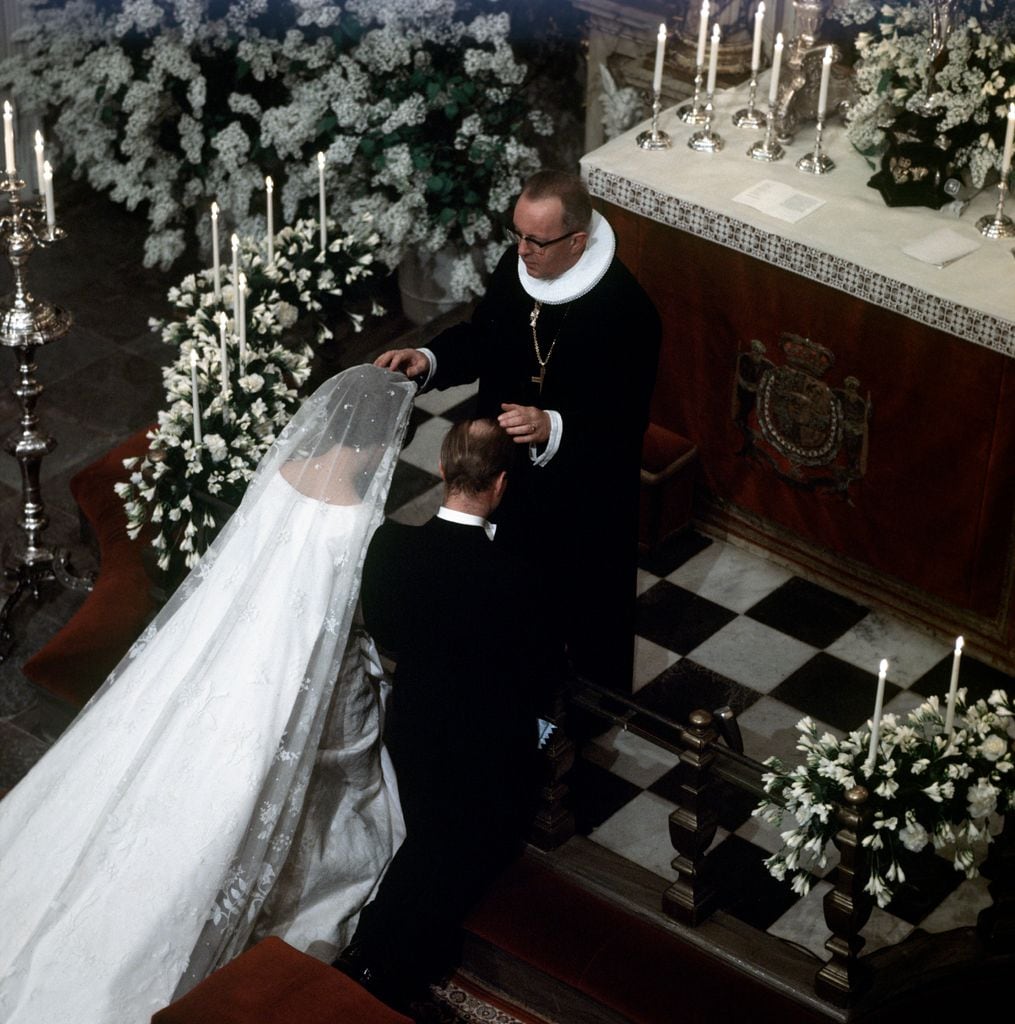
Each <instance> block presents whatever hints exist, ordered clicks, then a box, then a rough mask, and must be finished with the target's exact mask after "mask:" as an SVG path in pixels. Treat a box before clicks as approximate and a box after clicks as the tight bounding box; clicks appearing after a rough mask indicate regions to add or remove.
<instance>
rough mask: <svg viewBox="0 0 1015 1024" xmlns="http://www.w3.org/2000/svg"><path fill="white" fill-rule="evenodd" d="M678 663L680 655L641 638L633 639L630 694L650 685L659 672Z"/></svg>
mask: <svg viewBox="0 0 1015 1024" xmlns="http://www.w3.org/2000/svg"><path fill="white" fill-rule="evenodd" d="M678 661H680V655H679V654H677V653H676V652H674V651H670V650H667V649H666V648H665V647H660V646H659V645H658V644H654V643H652V641H651V640H646V639H645V638H644V637H643V636H636V637H635V638H634V677H633V681H632V693H637V692H638V691H639V690H640V689H641V688H642V687H643V686H645V685H647V684H648V683H651V682H652V680H653V679H655V677H656V676H657V675H659V673H660V672H665V671H666V669H668V668H669V667H670V666H671V665H675V664H676V663H677V662H678Z"/></svg>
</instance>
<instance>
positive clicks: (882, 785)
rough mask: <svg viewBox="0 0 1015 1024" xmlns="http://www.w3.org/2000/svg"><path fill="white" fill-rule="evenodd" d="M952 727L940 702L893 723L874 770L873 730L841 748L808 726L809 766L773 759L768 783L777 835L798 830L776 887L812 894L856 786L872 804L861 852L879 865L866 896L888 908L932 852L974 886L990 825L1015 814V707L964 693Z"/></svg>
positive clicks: (787, 838) (780, 864) (804, 735)
mask: <svg viewBox="0 0 1015 1024" xmlns="http://www.w3.org/2000/svg"><path fill="white" fill-rule="evenodd" d="M944 720H945V714H944V709H943V707H942V701H941V700H939V698H937V697H931V698H928V699H927V700H926V701H924V703H923V704H921V705H920V706H919V707H917V708H914V709H913V710H912V711H911V712H910V713H909V715H908V716H907V717H906V719H905V720H904V721H903V720H900V718H899V716H897V715H892V714H887V715H885V716H884V717H883V718H882V721H881V734H880V735H881V742H880V744H879V751H878V757H877V758H876V759H875V762H874V765H873V767H872V768H868V767H867V758H868V747H869V741H870V731H869V727H868V726H864V727H863V728H861V729H857V730H854V731H853V732H851V733H849V734H848V735H846V736H844V737H842V738H839V737H836V736H834V735H832V734H831V733H830V732H822V733H820V734H819V731H818V727H817V725H816V724H815V723H814V721H813V720H812V719H810V718H804V719H802V720H801V721H800V722H799V723H798V724H797V729H798V730H799V732H800V738H799V741H798V743H797V749H798V750H800V751H801V753H802V754H803V755H804V760H803V762H802V763H801V764H798V765H796V766H794V767H792V768H787V767H786V766H785V765H784V764H783V763H782V762H781V761H780V760H779V759H778V758H769V759H768V761H766V762H765V764H766V766H767V768H768V770H767V771H766V772H765V773H764V774H763V775H762V783H763V785H764V787H765V792H766V794H767V797H766V798H765V799H764V800H762V801H761V802H760V803H759V805H758V807H757V808H756V810H755V811H754V813H755V814H756V815H757V816H758V817H760V818H761V819H762V820H764V821H767V822H769V823H770V824H772V825H775V826H777V827H780V828H784V827H785V824H791V825H792V827H791V828H789V829H787V830H785V831H782V833H781V836H782V843H783V845H782V849H780V850H779V851H778V852H777V853H775V854H773V855H772V856H771V857H769V858H768V859H767V860H766V861H765V864H766V866H767V867H768V870H769V871H770V873H771V874H772V875H773V877H775V878H777V879H780V880H787V879H788V880H789V882H790V883H791V885H792V886H793V889H794V891H796V892H800V893H805V892H807V891H809V889H810V887H811V885H812V884H813V881H814V879H815V875H816V873H817V872H820V871H823V870H824V869H825V867H826V866H827V864H828V851H829V850H830V849H831V847H830V845H829V844H830V843H831V841H832V839H833V837H834V836H835V833H836V832H837V831H838V829H839V828H840V827H841V824H840V822H839V819H838V816H837V814H836V813H835V808H836V807H837V806H842V805H843V804H844V801H845V795H846V793H847V791H849V790H850V789H852V788H853V787H854V786H857V785H859V786H863V787H864V788H865V789H866V791H867V794H868V796H867V799H866V801H865V803H864V805H863V806H864V807H865V813H866V815H867V820H868V825H867V828H866V829H865V831H864V835H863V838H862V839H861V843H862V847H863V849H864V852H865V855H866V856H867V857H868V858H869V861H870V880H869V882H868V884H867V891H868V892H869V893H871V895H873V896H874V898H875V899H876V900H877V902H878V905H879V906H882V907H883V906H886V905H887V904H888V903H889V902H890V900H891V898H892V895H893V893H894V891H895V888H896V886H897V885H898V884H899V883H900V882H902V881H904V879H905V860H906V857H907V856H909V855H911V854H913V853H917V852H919V851H921V850H924V849H926V848H928V844H930V843H933V845H934V847H935V848H936V849H942V848H944V847H949V848H951V850H952V858H953V863H954V866H955V869H956V870H958V871H962V872H964V873H965V874H966V875H967V876H968V877H974V876H975V874H976V873H977V867H976V857H975V855H974V847H976V846H977V845H983V844H985V843H987V842H989V841H990V830H989V828H988V823H989V820H990V819H991V817H992V816H993V815H995V814H998V813H1001V814H1003V813H1005V811H1006V810H1010V809H1011V808H1012V807H1015V772H1012V767H1013V748H1012V739H1011V737H1010V736H1009V734H1008V726H1009V723H1010V722H1011V720H1012V705H1011V702H1010V701H1009V699H1008V696H1007V694H1006V693H1005V692H1004V691H1003V690H996V691H994V693H992V694H991V696H990V698H989V700H978V701H974V702H972V703H969V702H967V696H966V692H965V690H964V689H959V691H958V697H957V702H956V715H955V728H954V732H953V733H952V735H951V736H947V735H946V734H945V729H944Z"/></svg>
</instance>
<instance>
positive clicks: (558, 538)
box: [429, 249, 661, 690]
mask: <svg viewBox="0 0 1015 1024" xmlns="http://www.w3.org/2000/svg"><path fill="white" fill-rule="evenodd" d="M533 306H534V300H533V299H532V297H531V296H530V295H529V294H528V293H527V292H526V291H525V290H524V289H523V287H522V284H521V282H520V280H519V277H518V269H517V254H516V252H515V250H514V249H510V250H508V251H507V252H506V253H505V254H504V256H503V258H502V259H501V260H500V263H499V264H498V265H497V268H496V270H495V271H494V273H493V275H492V276H491V278H490V283H489V286H488V288H487V291H486V294H485V296H484V297H483V298H482V300H481V301H480V302H479V304H478V306H477V307H476V310H475V313H474V314H473V317H472V319H471V321H469V322H468V323H463V324H457V325H455V326H454V327H451V328H449V329H448V330H447V331H444V332H443V333H442V334H441V335H439V336H438V337H437V338H436V339H435V340H434V341H433V342H432V343H431V344H430V346H429V347H430V349H431V350H432V351H433V353H434V356H435V357H436V360H437V367H436V373H435V375H434V378H433V381H432V384H433V386H434V387H437V388H446V387H450V386H452V385H456V384H463V383H466V382H469V381H473V380H476V379H477V378H478V380H479V397H478V415H480V416H491V417H496V416H497V415H498V414H499V413H500V412H501V404H502V403H504V402H511V403H517V404H519V405H529V406H538V407H539V408H542V409H553V410H556V411H557V412H559V413H560V415H561V418H562V421H563V436H562V440H561V444H560V448H559V450H558V451H557V453H556V455H555V456H554V457H553V458H552V459H551V460H550V462H549V463H548V464H546V465H545V466H535V465H533V464H532V463H531V462H530V460H529V459H528V458H527V449H525V450H523V452H522V454H523V456H525V457H523V458H521V459H519V466H518V468H517V469H516V471H515V472H513V473H512V474H511V476H510V478H509V482H508V488H507V494H506V496H505V498H504V501H503V504H502V505H501V508H500V509H499V510H498V512H497V513H496V516H495V518H496V521H497V523H498V533H497V543H498V544H502V545H505V546H506V547H507V548H508V549H509V550H513V551H516V552H518V553H520V554H521V555H522V556H523V557H524V558H525V559H526V560H527V561H529V562H532V563H534V564H536V565H538V566H540V567H541V569H542V571H543V577H542V578H541V579H534V580H533V583H534V585H533V587H532V589H531V591H530V594H531V599H532V608H531V614H532V615H533V616H540V617H545V618H548V619H549V620H550V621H551V622H556V623H558V624H559V626H560V628H561V632H562V637H563V640H564V642H565V643H566V645H567V651H568V655H569V657H570V659H571V662H572V664H573V665H574V667H575V668H576V669H577V670H578V671H579V672H581V673H582V674H584V675H586V676H588V677H589V678H592V679H594V680H596V681H598V682H601V683H602V684H604V685H608V686H613V687H616V688H619V689H623V690H627V689H629V688H630V685H631V676H632V668H633V651H634V598H635V571H636V560H637V523H638V487H639V468H640V455H641V443H642V435H643V434H644V431H645V428H646V426H647V424H648V416H649V401H650V398H651V395H652V389H653V385H654V383H655V373H656V363H657V360H658V356H659V338H660V330H661V329H660V322H659V316H658V313H657V312H656V310H655V307H654V306H653V305H652V302H651V300H650V299H649V298H648V296H647V295H646V294H645V292H644V291H643V290H642V288H641V286H640V285H639V284H638V282H637V281H636V280H635V279H634V277H633V275H632V274H631V273H630V271H628V269H627V268H626V267H625V266H624V265H623V264H622V263H621V262H620V260H618V259H617V258H616V257H614V258H613V260H612V262H611V263H610V265H609V267H608V268H607V270H606V273H605V274H604V276H603V277H602V278H601V279H600V280H599V282H598V283H597V284H596V285H595V286H594V287H593V288H592V289H591V290H590V291H589V292H588V293H587V294H585V295H582V296H581V297H579V298H576V299H574V300H572V301H570V302H565V303H562V304H559V305H558V304H554V305H549V304H547V303H544V304H543V306H542V308H541V311H540V315H539V320H538V324H537V328H536V330H537V333H538V339H539V348H540V352H541V355H542V357H543V358H544V359H546V357H547V353H548V352H549V353H550V355H549V360H548V362H547V365H546V372H545V379H544V383H543V386H542V390H541V391H540V388H539V386H538V384H537V383H535V382H534V381H533V377H536V376H538V374H539V363H538V361H537V359H536V353H535V346H534V342H533V337H532V328H531V326H530V323H529V318H530V316H531V314H532V310H533ZM551 347H552V350H551Z"/></svg>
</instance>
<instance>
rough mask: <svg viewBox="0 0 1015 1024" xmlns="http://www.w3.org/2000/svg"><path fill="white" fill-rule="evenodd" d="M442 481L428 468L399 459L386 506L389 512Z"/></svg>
mask: <svg viewBox="0 0 1015 1024" xmlns="http://www.w3.org/2000/svg"><path fill="white" fill-rule="evenodd" d="M440 482H441V480H440V477H438V476H434V475H433V473H427V472H426V470H424V469H420V468H419V467H417V466H412V465H410V464H409V463H408V462H401V461H399V462H397V463H396V464H395V473H394V475H393V476H392V478H391V488H390V489H389V491H388V501H387V504H386V506H385V508H386V510H387V511H388V512H394V511H395V509H399V508H401V507H402V506H403V505H405V504H407V503H408V502H410V501H412V500H413V499H414V498H418V497H419V496H420V495H421V494H425V493H426V492H427V491H429V490H430V488H431V487H435V486H436V485H437V484H439V483H440Z"/></svg>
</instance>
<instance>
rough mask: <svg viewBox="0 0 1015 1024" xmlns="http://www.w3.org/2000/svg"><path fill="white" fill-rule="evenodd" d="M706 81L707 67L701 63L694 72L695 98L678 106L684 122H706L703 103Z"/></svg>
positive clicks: (679, 114)
mask: <svg viewBox="0 0 1015 1024" xmlns="http://www.w3.org/2000/svg"><path fill="white" fill-rule="evenodd" d="M704 81H705V68H704V67H703V66H702V65H701V64H699V65H698V67H697V68H696V69H695V72H694V99H692V100H691V102H690V103H685V104H684V105H683V106H681V107H678V108H677V114H678V116H679V117H680V120H681V121H683V122H684V124H704V123H705V121H706V117H705V108H704V107H703V106H702V105H701V86H702V83H703V82H704Z"/></svg>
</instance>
